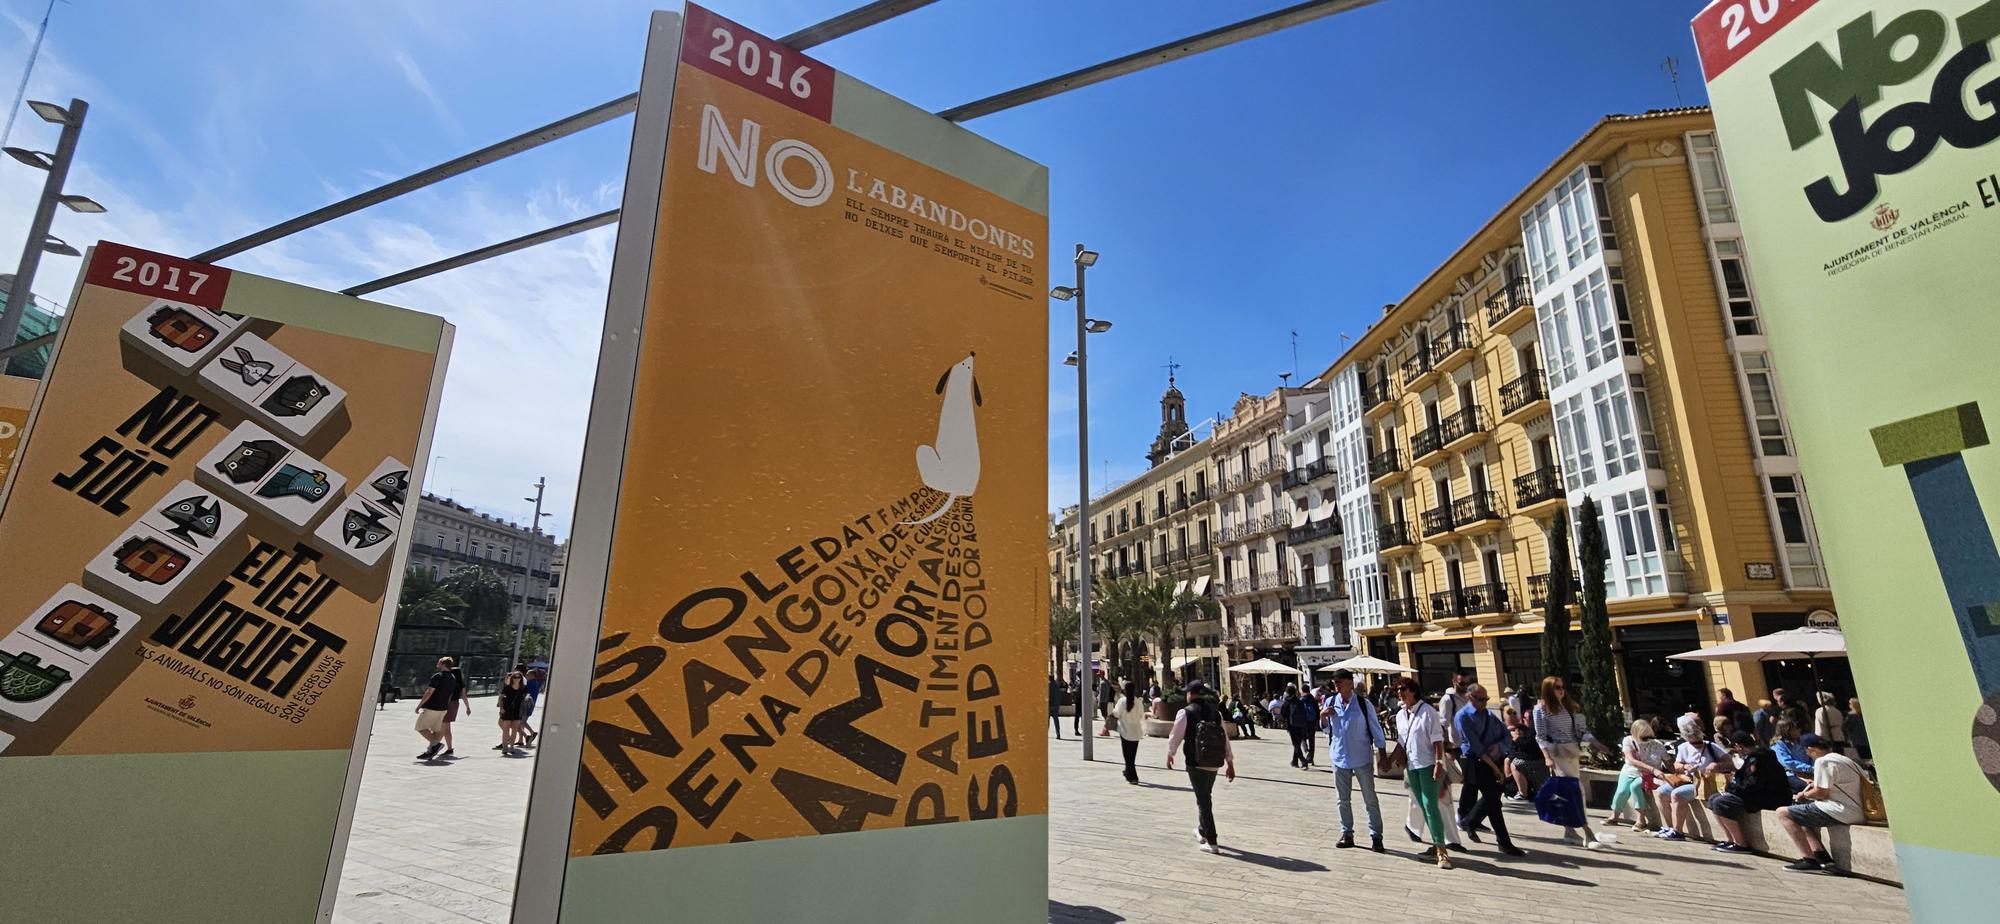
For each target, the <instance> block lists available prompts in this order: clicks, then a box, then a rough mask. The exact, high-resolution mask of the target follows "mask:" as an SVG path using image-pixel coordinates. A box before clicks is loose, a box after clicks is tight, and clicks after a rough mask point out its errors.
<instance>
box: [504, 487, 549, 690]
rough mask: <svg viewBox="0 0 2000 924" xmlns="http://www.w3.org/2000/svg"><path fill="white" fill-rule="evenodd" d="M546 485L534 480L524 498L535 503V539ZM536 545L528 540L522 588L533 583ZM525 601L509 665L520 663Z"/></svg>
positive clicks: (516, 622)
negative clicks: (532, 491)
mask: <svg viewBox="0 0 2000 924" xmlns="http://www.w3.org/2000/svg"><path fill="white" fill-rule="evenodd" d="M548 484H549V479H548V476H546V475H545V476H542V477H540V478H537V479H535V496H534V497H532V498H526V499H527V500H532V501H534V502H535V522H534V533H533V534H532V535H533V536H537V537H538V536H540V535H541V534H542V491H543V489H545V488H547V487H548ZM537 544H538V543H536V542H535V540H534V538H532V537H531V538H529V540H528V554H527V556H526V558H527V559H528V580H527V581H525V582H523V583H522V585H521V586H522V587H524V588H525V587H529V586H532V585H533V583H534V581H535V546H536V545H537ZM527 599H528V598H527V597H526V596H525V595H523V596H522V597H521V614H520V615H519V616H517V617H515V619H514V657H513V660H510V661H508V662H507V663H508V664H509V665H514V664H519V663H521V634H522V633H524V632H526V631H528V603H527Z"/></svg>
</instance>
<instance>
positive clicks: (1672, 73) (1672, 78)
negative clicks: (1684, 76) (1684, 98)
mask: <svg viewBox="0 0 2000 924" xmlns="http://www.w3.org/2000/svg"><path fill="white" fill-rule="evenodd" d="M1660 70H1662V71H1665V72H1666V74H1667V80H1668V81H1669V82H1671V83H1673V85H1674V105H1676V106H1684V105H1687V104H1686V103H1683V102H1681V66H1680V62H1679V61H1676V60H1674V57H1673V55H1668V56H1667V59H1666V60H1665V61H1661V62H1660Z"/></svg>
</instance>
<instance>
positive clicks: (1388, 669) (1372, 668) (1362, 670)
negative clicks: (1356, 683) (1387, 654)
mask: <svg viewBox="0 0 2000 924" xmlns="http://www.w3.org/2000/svg"><path fill="white" fill-rule="evenodd" d="M1334 671H1353V672H1354V673H1357V674H1414V673H1416V672H1417V669H1416V668H1414V667H1404V666H1403V665H1401V664H1397V663H1396V662H1394V661H1384V660H1382V659H1381V658H1376V657H1370V656H1369V655H1355V656H1354V657H1352V658H1348V659H1347V660H1345V661H1335V662H1334V663H1332V664H1328V665H1326V666H1325V667H1322V668H1320V669H1319V670H1318V673H1321V674H1331V673H1333V672H1334Z"/></svg>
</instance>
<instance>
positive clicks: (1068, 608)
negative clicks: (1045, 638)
mask: <svg viewBox="0 0 2000 924" xmlns="http://www.w3.org/2000/svg"><path fill="white" fill-rule="evenodd" d="M1078 628H1079V626H1078V624H1077V613H1076V607H1074V606H1072V605H1070V604H1067V603H1057V602H1055V601H1053V600H1051V601H1049V663H1050V664H1051V665H1053V667H1051V669H1050V670H1049V673H1051V674H1058V675H1060V674H1061V673H1062V661H1063V649H1064V648H1065V647H1066V646H1068V645H1069V643H1071V642H1074V641H1076V633H1077V629H1078Z"/></svg>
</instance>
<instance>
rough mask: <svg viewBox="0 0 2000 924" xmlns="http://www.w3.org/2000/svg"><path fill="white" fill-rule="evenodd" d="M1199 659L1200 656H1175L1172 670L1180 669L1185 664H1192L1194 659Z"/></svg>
mask: <svg viewBox="0 0 2000 924" xmlns="http://www.w3.org/2000/svg"><path fill="white" fill-rule="evenodd" d="M1199 660H1201V659H1200V658H1196V657H1185V658H1175V659H1174V670H1180V669H1181V668H1184V667H1186V666H1188V665H1190V664H1193V663H1194V662H1196V661H1199Z"/></svg>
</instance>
